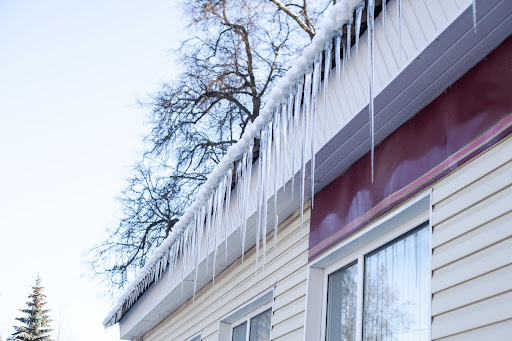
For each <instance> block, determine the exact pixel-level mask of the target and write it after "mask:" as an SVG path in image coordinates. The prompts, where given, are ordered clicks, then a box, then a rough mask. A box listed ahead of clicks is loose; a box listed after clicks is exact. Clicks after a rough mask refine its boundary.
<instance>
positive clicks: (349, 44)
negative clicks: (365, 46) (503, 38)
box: [347, 18, 352, 62]
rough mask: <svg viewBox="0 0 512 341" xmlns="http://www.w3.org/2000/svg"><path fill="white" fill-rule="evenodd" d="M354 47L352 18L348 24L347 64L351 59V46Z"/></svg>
mask: <svg viewBox="0 0 512 341" xmlns="http://www.w3.org/2000/svg"><path fill="white" fill-rule="evenodd" d="M351 45H352V18H350V21H349V22H348V23H347V62H348V60H349V59H350V46H351Z"/></svg>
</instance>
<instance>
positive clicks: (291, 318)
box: [143, 207, 310, 341]
mask: <svg viewBox="0 0 512 341" xmlns="http://www.w3.org/2000/svg"><path fill="white" fill-rule="evenodd" d="M304 217H305V224H304V227H303V237H302V240H301V239H300V215H299V214H298V213H295V214H294V215H292V216H291V217H290V218H288V219H287V220H286V221H285V222H283V224H281V226H280V227H279V233H278V240H277V247H276V251H275V254H274V250H273V232H271V233H269V235H268V236H267V252H266V264H265V270H261V264H262V263H261V262H262V255H261V250H262V247H261V245H260V258H259V265H260V270H259V271H258V272H257V273H256V272H255V267H256V264H255V261H256V250H255V248H252V249H250V250H249V251H248V252H246V254H245V258H244V262H243V263H242V261H241V258H240V259H238V260H237V261H235V262H234V263H233V264H231V265H230V266H229V267H228V268H227V269H226V270H224V271H223V272H222V273H220V274H219V275H218V276H217V277H216V279H215V285H212V283H209V284H208V285H206V287H204V288H203V289H202V290H201V291H200V292H199V293H198V294H197V295H196V298H195V302H192V300H189V301H187V302H186V303H185V304H184V305H182V306H181V307H180V308H179V309H178V310H177V311H175V312H174V313H173V314H171V315H170V316H169V317H167V318H166V319H165V320H164V321H163V322H162V323H160V324H159V325H158V326H157V327H156V328H154V329H153V330H151V331H150V332H148V333H147V334H146V335H145V336H144V338H143V340H144V341H157V340H188V338H190V337H191V336H193V335H197V334H198V333H201V335H202V340H212V341H213V340H215V341H217V339H218V332H219V323H220V321H221V320H222V319H223V318H224V317H226V316H228V315H229V314H230V313H232V312H235V311H237V310H238V309H240V308H242V307H244V306H245V305H247V304H248V303H250V302H251V301H253V300H254V299H256V298H258V297H259V296H261V295H263V294H265V293H267V292H269V291H271V290H274V300H273V303H272V340H297V337H298V336H301V337H302V335H303V326H304V311H305V302H306V277H307V270H306V266H307V249H308V232H309V218H310V211H309V207H308V208H307V209H306V211H305V216H304Z"/></svg>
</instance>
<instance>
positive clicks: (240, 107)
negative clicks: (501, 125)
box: [89, 0, 331, 290]
mask: <svg viewBox="0 0 512 341" xmlns="http://www.w3.org/2000/svg"><path fill="white" fill-rule="evenodd" d="M310 2H311V3H309V2H308V1H306V0H303V1H297V0H292V1H290V2H286V3H284V2H281V1H280V0H210V1H208V0H197V1H190V2H184V3H183V4H182V5H181V6H182V10H183V13H185V15H186V17H187V19H188V30H189V32H192V34H191V37H190V38H189V39H188V40H185V41H184V42H183V43H182V45H181V47H180V48H179V49H178V50H176V51H174V52H175V54H176V55H177V56H178V57H179V58H178V59H179V64H180V66H181V70H182V72H181V74H180V76H179V77H178V78H177V79H176V80H174V81H172V82H169V83H165V84H163V85H162V86H161V89H160V90H159V91H158V92H156V93H154V94H152V95H150V96H149V98H148V99H146V100H144V101H141V104H142V107H143V108H145V109H146V110H147V111H148V118H147V122H148V125H149V128H150V129H149V133H148V135H147V136H146V137H145V145H146V151H145V152H144V154H143V156H142V160H141V161H140V162H139V163H138V164H137V165H135V166H134V168H133V173H132V176H131V177H130V178H129V179H128V181H127V186H126V189H125V190H124V191H123V193H122V194H121V196H120V198H119V200H120V202H121V204H122V208H123V212H122V216H121V219H120V221H119V224H118V225H116V226H114V227H112V228H110V229H109V237H108V238H107V239H106V240H105V241H103V242H102V243H101V244H99V245H97V246H96V247H94V248H93V249H92V250H91V252H90V255H89V264H90V265H91V267H92V269H93V271H94V273H95V274H97V275H101V276H102V277H103V278H104V279H106V280H107V281H108V282H109V284H110V289H113V290H115V289H118V288H122V287H123V285H125V284H126V283H127V282H128V281H130V280H131V279H132V278H133V275H134V273H135V271H137V270H138V269H140V268H141V267H143V266H144V264H145V262H146V260H147V259H148V255H150V254H151V253H152V251H153V250H154V249H155V248H156V247H158V245H160V243H161V242H162V241H163V240H164V239H165V238H166V237H167V235H168V234H169V232H170V231H171V230H172V228H173V226H174V224H175V223H176V222H177V221H178V219H179V217H180V215H181V214H182V212H183V210H184V209H185V208H186V207H187V206H188V205H189V204H190V203H191V201H192V200H193V198H194V194H195V193H196V192H197V189H198V188H199V186H200V185H201V184H202V183H203V182H204V181H205V180H206V178H207V175H208V174H209V173H210V172H211V170H212V169H213V167H214V166H215V165H216V164H217V163H218V162H219V161H220V160H221V158H222V157H223V156H224V154H225V153H226V151H227V149H228V148H229V147H230V146H231V145H232V144H234V143H236V142H237V141H238V139H240V137H241V135H242V134H243V132H244V131H245V129H246V127H247V125H248V124H249V123H250V122H253V121H254V120H255V119H256V117H258V115H259V113H260V110H261V109H262V107H263V104H264V103H265V101H266V96H267V94H268V92H269V90H270V89H271V87H272V84H273V83H274V82H275V80H276V79H277V78H279V77H280V76H282V75H283V74H284V72H285V71H286V70H287V69H288V68H289V67H290V66H291V64H292V62H293V59H294V58H296V57H297V56H298V54H299V51H301V50H302V49H303V47H304V46H305V45H306V44H308V43H309V42H310V40H311V39H312V38H313V36H314V35H315V32H316V31H315V26H316V23H317V21H318V18H319V16H320V15H321V14H322V12H323V11H325V9H326V8H327V7H328V6H329V5H330V3H331V1H328V0H324V1H310Z"/></svg>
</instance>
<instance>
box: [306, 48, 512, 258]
mask: <svg viewBox="0 0 512 341" xmlns="http://www.w3.org/2000/svg"><path fill="white" fill-rule="evenodd" d="M511 130H512V38H508V39H507V40H506V41H505V42H504V43H502V44H501V45H500V46H499V47H498V48H497V49H496V50H495V51H493V52H492V53H491V54H490V55H489V56H487V57H486V58H485V59H484V60H482V61H481V62H480V63H478V64H477V65H476V66H475V67H474V68H472V69H471V70H470V71H469V72H468V73H466V74H465V75H464V76H463V77H462V78H460V79H459V80H458V81H457V82H455V83H454V84H453V85H452V86H451V87H449V88H448V89H446V91H445V92H443V93H442V94H441V95H439V96H438V97H437V98H436V99H435V100H434V101H433V102H432V103H430V104H429V105H428V106H427V107H425V108H424V109H423V110H421V111H420V112H419V113H418V114H416V115H415V116H414V117H413V118H412V119H411V120H410V121H409V122H407V123H405V124H404V125H402V126H401V127H400V128H398V129H397V130H396V131H395V132H393V133H392V134H391V135H390V136H388V137H387V138H386V139H385V140H384V141H383V142H382V143H381V144H380V145H379V146H378V147H377V148H376V150H375V178H374V183H373V184H372V183H371V179H370V157H369V155H368V154H367V155H365V156H364V157H362V158H361V159H359V160H358V161H356V162H355V163H354V164H353V165H352V166H351V167H350V168H349V169H348V170H347V171H346V172H345V173H344V174H342V175H341V176H340V177H339V178H337V179H336V180H335V181H333V182H332V183H331V184H329V185H328V186H326V187H325V188H324V189H322V190H321V191H320V192H319V193H317V195H316V196H315V207H314V209H313V211H312V213H311V230H310V235H309V250H310V251H309V258H310V259H312V258H314V257H316V256H318V255H319V254H320V253H322V252H323V251H325V250H327V249H328V248H330V247H331V246H333V245H334V244H336V243H338V242H339V241H340V240H343V239H345V238H347V237H348V236H350V235H351V234H353V233H354V232H356V231H357V230H359V229H361V228H362V227H364V226H365V225H367V224H368V223H369V222H371V221H373V220H375V219H376V218H378V217H379V216H380V215H382V214H383V213H385V212H386V211H389V210H390V209H391V208H393V207H396V206H397V205H399V204H400V203H402V202H403V201H405V200H407V198H410V197H411V196H412V195H414V194H416V193H418V192H419V191H421V190H423V189H425V188H427V187H428V186H430V185H431V184H432V183H434V182H435V181H437V180H439V179H440V178H442V177H443V176H445V175H446V174H448V173H449V172H450V171H452V170H453V169H455V168H456V167H459V166H460V165H461V164H463V163H465V162H467V161H468V160H470V159H471V158H472V157H474V156H475V155H477V154H478V153H481V152H482V151H483V150H485V149H486V148H488V147H489V146H490V145H492V144H494V143H496V141H499V140H500V139H501V138H503V136H505V135H507V134H508V133H510V131H511ZM511 152H512V151H511Z"/></svg>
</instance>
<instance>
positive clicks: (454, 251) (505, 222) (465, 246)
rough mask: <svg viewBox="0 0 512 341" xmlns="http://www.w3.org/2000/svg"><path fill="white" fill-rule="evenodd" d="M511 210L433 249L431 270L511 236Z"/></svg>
mask: <svg viewBox="0 0 512 341" xmlns="http://www.w3.org/2000/svg"><path fill="white" fill-rule="evenodd" d="M511 221H512V211H511V212H509V213H507V214H505V215H503V216H501V217H499V218H497V219H495V220H493V221H490V222H488V223H487V224H485V225H483V226H481V227H479V228H477V229H474V230H472V231H470V232H468V233H466V234H463V235H462V236H460V237H458V238H456V239H454V240H452V241H450V242H448V243H446V244H443V245H441V246H439V247H438V248H436V249H434V252H433V254H432V270H437V269H439V268H441V267H443V266H445V265H447V264H450V263H452V262H455V261H457V260H459V259H461V258H463V257H466V256H468V255H470V254H472V253H475V252H478V251H480V250H482V249H484V248H486V247H488V246H490V245H493V244H495V243H497V242H499V241H501V240H504V239H506V238H509V237H511V236H512V228H510V222H511Z"/></svg>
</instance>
